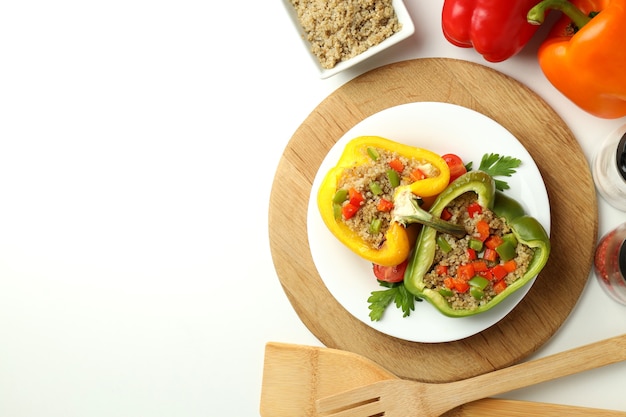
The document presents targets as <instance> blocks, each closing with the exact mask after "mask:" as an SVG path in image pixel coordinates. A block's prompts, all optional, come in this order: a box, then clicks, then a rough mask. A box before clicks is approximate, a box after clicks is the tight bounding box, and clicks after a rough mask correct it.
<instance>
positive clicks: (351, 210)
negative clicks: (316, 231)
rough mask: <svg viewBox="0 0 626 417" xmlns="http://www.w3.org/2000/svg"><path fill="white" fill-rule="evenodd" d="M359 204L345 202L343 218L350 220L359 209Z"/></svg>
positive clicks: (342, 212)
mask: <svg viewBox="0 0 626 417" xmlns="http://www.w3.org/2000/svg"><path fill="white" fill-rule="evenodd" d="M359 208H360V207H359V206H355V205H354V204H352V203H347V204H344V205H343V207H341V214H342V215H343V218H344V219H346V220H348V219H351V218H352V217H353V216H354V215H355V214H356V212H357V211H359Z"/></svg>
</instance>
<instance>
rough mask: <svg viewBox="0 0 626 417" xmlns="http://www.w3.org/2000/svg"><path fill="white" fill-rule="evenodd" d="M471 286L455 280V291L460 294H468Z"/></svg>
mask: <svg viewBox="0 0 626 417" xmlns="http://www.w3.org/2000/svg"><path fill="white" fill-rule="evenodd" d="M469 287H470V286H469V284H468V283H467V282H465V281H463V280H460V279H455V280H454V289H455V290H457V291H458V292H460V293H464V292H467V291H468V290H469Z"/></svg>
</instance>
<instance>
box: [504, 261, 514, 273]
mask: <svg viewBox="0 0 626 417" xmlns="http://www.w3.org/2000/svg"><path fill="white" fill-rule="evenodd" d="M502 267H503V268H504V269H506V272H513V271H515V270H516V269H517V264H516V263H515V260H514V259H511V260H510V261H506V262H505V263H503V264H502Z"/></svg>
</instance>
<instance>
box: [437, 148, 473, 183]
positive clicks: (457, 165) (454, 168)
mask: <svg viewBox="0 0 626 417" xmlns="http://www.w3.org/2000/svg"><path fill="white" fill-rule="evenodd" d="M441 158H443V160H444V161H446V164H448V168H450V182H452V181H454V180H455V179H457V178H459V177H460V176H461V175H463V174H465V173H466V172H467V169H466V168H465V165H464V164H463V160H462V159H461V158H459V157H458V156H457V155H455V154H453V153H447V154H445V155H443V156H442V157H441Z"/></svg>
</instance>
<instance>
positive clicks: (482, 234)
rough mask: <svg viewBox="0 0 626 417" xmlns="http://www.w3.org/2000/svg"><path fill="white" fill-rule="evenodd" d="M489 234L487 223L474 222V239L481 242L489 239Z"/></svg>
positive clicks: (481, 221)
mask: <svg viewBox="0 0 626 417" xmlns="http://www.w3.org/2000/svg"><path fill="white" fill-rule="evenodd" d="M489 233H490V231H489V223H487V222H486V221H484V220H479V221H477V222H476V234H477V236H476V237H477V238H478V239H479V240H481V241H482V242H484V241H485V240H487V238H489Z"/></svg>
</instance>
